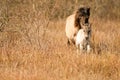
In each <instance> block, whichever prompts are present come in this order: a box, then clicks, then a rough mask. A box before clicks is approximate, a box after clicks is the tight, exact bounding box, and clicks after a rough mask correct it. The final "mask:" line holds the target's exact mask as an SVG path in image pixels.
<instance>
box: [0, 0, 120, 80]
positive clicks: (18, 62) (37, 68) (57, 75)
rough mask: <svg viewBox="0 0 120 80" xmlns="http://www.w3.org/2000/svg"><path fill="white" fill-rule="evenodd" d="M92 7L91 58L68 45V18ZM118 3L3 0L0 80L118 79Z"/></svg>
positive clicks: (0, 4) (104, 0)
mask: <svg viewBox="0 0 120 80" xmlns="http://www.w3.org/2000/svg"><path fill="white" fill-rule="evenodd" d="M81 4H85V5H88V6H90V7H91V16H90V22H91V23H92V32H93V33H92V39H91V40H92V43H93V45H92V47H93V52H91V53H90V54H81V55H77V54H76V49H75V47H74V46H70V47H68V46H67V45H66V42H67V41H66V36H65V30H64V29H65V19H66V17H67V16H68V15H70V14H71V13H72V12H73V11H74V10H75V9H76V8H77V7H78V6H79V5H81ZM119 4H120V1H119V0H86V1H85V0H0V80H120V49H119V48H120V5H119Z"/></svg>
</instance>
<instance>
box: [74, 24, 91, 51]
mask: <svg viewBox="0 0 120 80" xmlns="http://www.w3.org/2000/svg"><path fill="white" fill-rule="evenodd" d="M82 27H83V28H82V29H80V30H79V31H78V33H77V35H76V47H77V52H79V51H80V52H83V51H87V53H89V52H90V49H91V47H90V36H91V26H90V24H84V25H82Z"/></svg>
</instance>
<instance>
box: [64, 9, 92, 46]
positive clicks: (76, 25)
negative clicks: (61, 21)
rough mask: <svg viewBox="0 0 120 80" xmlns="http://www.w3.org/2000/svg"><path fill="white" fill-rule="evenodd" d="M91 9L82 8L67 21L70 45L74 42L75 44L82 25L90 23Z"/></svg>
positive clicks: (66, 30) (66, 29)
mask: <svg viewBox="0 0 120 80" xmlns="http://www.w3.org/2000/svg"><path fill="white" fill-rule="evenodd" d="M89 16H90V8H89V7H80V8H78V9H77V10H76V11H75V13H74V14H72V15H70V16H68V17H67V19H66V27H65V32H66V36H67V38H68V44H70V42H72V43H73V44H75V36H76V34H77V32H78V31H79V29H81V28H82V27H81V24H85V23H89Z"/></svg>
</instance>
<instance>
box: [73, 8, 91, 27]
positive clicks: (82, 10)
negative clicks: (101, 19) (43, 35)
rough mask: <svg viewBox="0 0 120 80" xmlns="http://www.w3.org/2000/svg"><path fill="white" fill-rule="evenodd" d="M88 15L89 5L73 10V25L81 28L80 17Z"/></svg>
mask: <svg viewBox="0 0 120 80" xmlns="http://www.w3.org/2000/svg"><path fill="white" fill-rule="evenodd" d="M86 13H87V15H88V17H89V16H90V8H89V7H85V6H82V7H79V8H78V9H77V10H76V11H75V22H74V27H79V29H81V24H80V22H81V17H85V15H86Z"/></svg>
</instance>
